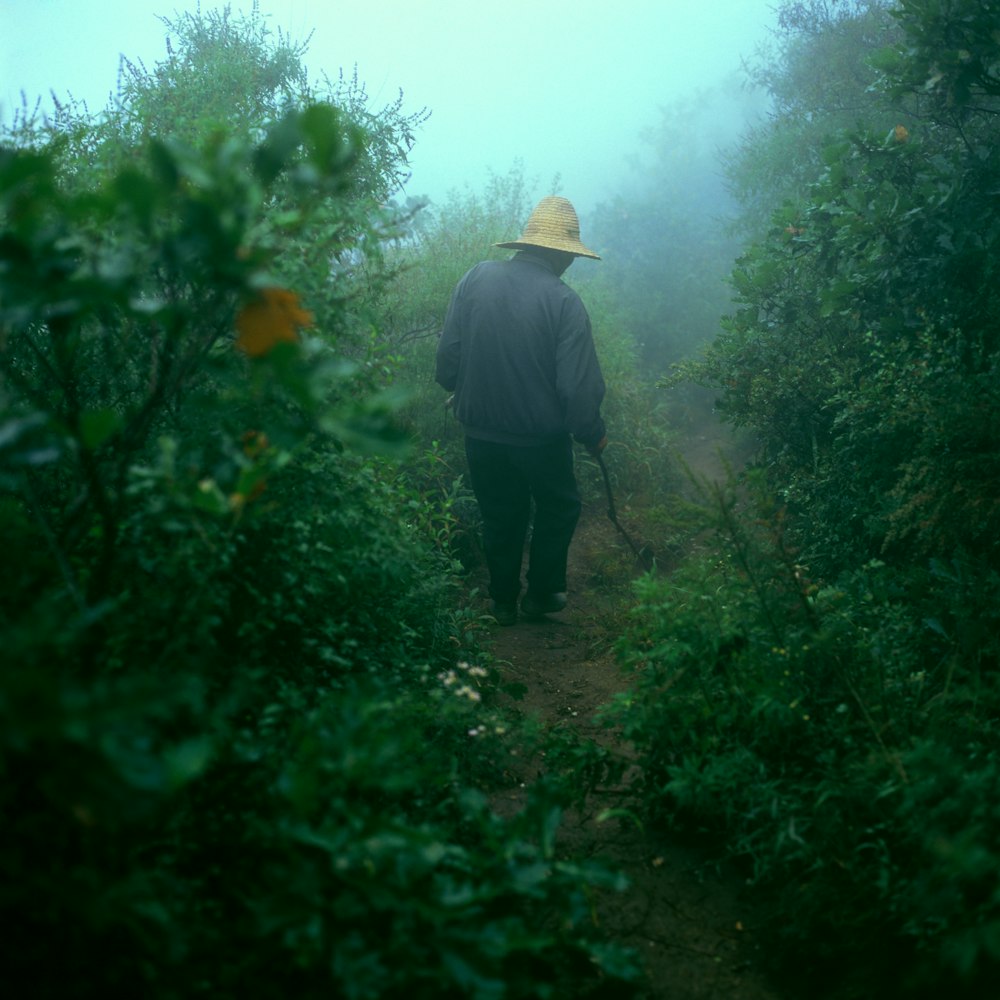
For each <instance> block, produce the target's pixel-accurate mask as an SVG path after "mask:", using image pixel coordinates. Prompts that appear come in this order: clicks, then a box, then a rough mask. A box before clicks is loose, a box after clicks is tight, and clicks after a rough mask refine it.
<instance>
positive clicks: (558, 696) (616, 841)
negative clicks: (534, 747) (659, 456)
mask: <svg viewBox="0 0 1000 1000" xmlns="http://www.w3.org/2000/svg"><path fill="white" fill-rule="evenodd" d="M709 445H710V442H709V444H705V439H702V441H701V442H695V443H694V444H693V448H694V449H695V450H699V449H700V450H701V451H702V452H703V453H704V454H702V455H701V456H700V457H699V458H698V461H700V462H701V461H703V460H704V461H705V462H706V463H707V464H708V465H709V466H711V465H712V459H711V458H706V456H708V455H709V454H710V451H711V449H710V447H709ZM685 460H686V461H688V464H689V465H693V464H694V457H692V456H689V455H685ZM717 468H721V465H719V466H717ZM707 471H708V474H713V472H714V469H713V468H708V470H707ZM619 516H620V517H621V518H622V520H623V522H625V521H626V519H627V517H628V512H627V509H626V510H624V511H623V510H620V511H619ZM626 523H627V522H626ZM640 571H641V569H640V568H639V567H638V566H637V565H636V560H635V558H634V556H633V555H632V553H631V552H630V551H629V549H628V547H627V545H626V544H625V542H624V540H623V539H622V538H621V537H620V536H619V535H618V534H617V533H616V531H615V529H614V526H613V525H612V524H611V522H610V521H609V520H608V519H607V517H606V507H605V506H603V505H601V504H600V503H594V502H592V503H590V504H587V505H585V509H584V513H583V517H582V519H581V523H580V527H579V529H578V531H577V535H576V537H575V538H574V542H573V546H572V548H571V552H570V567H569V580H570V602H569V605H568V607H567V608H566V610H565V611H564V612H562V613H560V614H558V615H551V616H548V617H547V618H545V619H543V620H541V621H525V620H520V621H519V622H518V623H517V624H516V625H514V626H511V627H507V628H500V627H497V628H496V629H494V630H493V634H492V639H491V646H492V652H493V654H494V655H495V656H496V658H497V660H498V662H499V664H500V667H501V670H502V672H503V673H504V675H505V679H507V680H510V681H516V682H518V683H520V684H522V685H524V687H525V689H526V694H525V696H524V699H523V700H522V701H520V702H518V703H516V707H517V708H518V710H519V711H521V712H523V713H525V714H526V715H530V716H534V717H535V718H537V719H538V720H539V721H540V722H541V723H542V724H543V725H545V726H546V727H555V726H569V727H572V729H573V730H574V731H575V732H577V733H579V734H580V735H582V736H584V737H588V738H590V739H593V740H595V741H596V742H599V743H601V744H602V745H604V746H607V747H609V749H616V750H619V751H623V752H625V753H626V754H627V752H628V748H627V747H626V746H624V745H623V744H622V743H621V741H620V740H619V738H618V737H617V736H616V734H615V733H614V732H612V731H610V730H609V729H607V728H606V727H604V726H602V725H601V724H600V723H598V722H597V721H596V720H595V714H596V713H597V711H598V709H599V708H600V707H601V706H603V705H606V704H607V703H609V702H610V701H612V699H613V698H614V696H615V695H616V694H618V693H619V692H622V691H624V690H626V689H627V685H628V678H627V676H626V675H625V673H624V672H623V670H622V668H621V667H620V665H619V664H618V662H617V661H616V659H615V656H614V651H613V648H612V647H613V644H614V642H615V640H616V639H617V638H618V636H619V635H620V634H621V631H622V628H623V625H624V622H625V620H626V616H627V613H628V607H629V604H630V601H631V599H632V597H631V580H632V579H633V578H634V577H635V576H637V575H638V573H639V572H640ZM532 767H534V768H535V771H536V773H537V771H538V770H539V769H541V768H543V767H544V761H541V762H533V763H532ZM530 777H531V775H530V774H529V775H527V776H526V778H527V780H530ZM521 794H522V793H520V792H519V791H518V790H517V789H511V790H508V791H505V792H503V793H501V794H500V795H499V796H498V797H497V800H496V802H495V808H497V809H498V811H501V812H512V811H515V810H516V809H517V808H518V807H519V803H520V798H521ZM627 806H628V800H627V789H623V788H608V789H599V790H598V791H597V792H595V793H594V794H592V795H591V796H590V797H589V799H588V801H587V804H586V806H585V808H584V810H583V814H582V815H570V816H567V817H566V819H565V821H564V824H563V828H562V831H561V840H560V849H561V850H562V851H564V852H565V853H566V854H567V855H572V856H575V857H600V858H602V859H603V860H605V861H606V862H608V863H609V864H611V865H612V866H613V867H614V868H616V869H617V870H619V871H622V872H624V873H625V874H626V875H627V877H628V879H629V883H630V888H629V889H628V890H627V891H626V892H625V893H624V894H621V895H619V894H615V895H613V896H611V895H609V896H607V897H605V898H603V899H602V900H601V901H600V902H599V904H598V919H599V920H600V922H601V925H602V926H603V927H604V929H605V930H606V931H607V932H608V934H609V935H610V936H611V937H613V938H614V939H616V940H618V941H620V942H622V943H624V944H627V945H629V946H631V947H633V948H635V949H636V951H637V952H638V953H639V955H640V956H641V958H642V960H643V962H644V965H645V968H646V971H647V976H648V981H649V988H648V990H647V991H646V992H645V993H643V994H642V996H643V998H644V1000H661V998H664V1000H665V998H669V1000H723V998H724V1000H780V994H779V993H777V992H776V991H775V990H774V988H773V987H772V986H770V985H769V984H768V982H767V980H766V978H765V976H764V974H763V972H762V969H761V965H762V962H761V958H762V956H761V952H760V949H759V946H758V944H757V942H756V940H755V935H754V920H753V915H752V912H751V911H750V909H749V907H748V905H747V902H746V900H745V898H744V895H743V889H744V883H743V880H742V879H741V878H740V877H739V876H738V875H737V874H736V873H735V872H734V871H732V870H727V869H725V868H721V867H719V866H717V865H715V864H713V863H711V862H710V861H709V860H708V858H707V857H706V856H705V855H704V854H702V853H701V852H699V851H698V850H697V849H696V848H692V847H690V846H685V845H681V844H679V843H672V842H670V840H669V838H666V837H664V836H662V835H657V834H654V833H652V832H650V831H644V830H642V829H640V828H639V826H638V825H637V824H635V823H628V822H625V823H621V822H618V821H617V820H611V821H606V822H603V823H598V822H597V820H596V817H597V816H599V815H600V814H601V813H602V812H603V811H604V810H606V809H614V808H623V807H626V808H627Z"/></svg>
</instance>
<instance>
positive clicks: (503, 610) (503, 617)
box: [493, 601, 517, 625]
mask: <svg viewBox="0 0 1000 1000" xmlns="http://www.w3.org/2000/svg"><path fill="white" fill-rule="evenodd" d="M493 617H494V618H495V619H496V620H497V625H513V624H515V622H517V605H516V604H515V603H513V602H512V603H510V604H505V603H502V602H500V601H494V602H493Z"/></svg>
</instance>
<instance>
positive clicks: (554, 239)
mask: <svg viewBox="0 0 1000 1000" xmlns="http://www.w3.org/2000/svg"><path fill="white" fill-rule="evenodd" d="M493 245H494V246H495V247H503V248H504V249H507V250H525V249H527V248H528V247H547V248H548V249H550V250H562V251H563V252H564V253H571V254H573V255H574V256H575V257H590V258H591V260H600V259H601V258H600V257H598V256H597V254H596V253H594V251H593V250H589V249H588V248H587V247H585V246H584V245H583V244H582V243H581V242H580V220H579V219H578V218H577V215H576V209H574V208H573V206H572V205H571V204H570V203H569V201H567V200H566V199H565V198H560V197H558V195H550V196H549V197H548V198H543V199H542V200H541V201H540V202H539V203H538V204H537V205H536V206H535V210H534V211H533V212H532V213H531V216H530V217H529V218H528V221H527V222H526V223H525V224H524V232H523V233H521V235H520V237H519V238H518V239H516V240H512V241H511V242H510V243H494V244H493Z"/></svg>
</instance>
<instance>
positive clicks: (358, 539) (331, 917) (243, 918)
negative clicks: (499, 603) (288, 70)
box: [0, 107, 635, 997]
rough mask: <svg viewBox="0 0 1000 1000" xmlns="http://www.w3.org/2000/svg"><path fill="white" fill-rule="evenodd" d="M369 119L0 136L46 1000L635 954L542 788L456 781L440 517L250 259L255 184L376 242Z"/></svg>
mask: <svg viewBox="0 0 1000 1000" xmlns="http://www.w3.org/2000/svg"><path fill="white" fill-rule="evenodd" d="M348 138H350V141H348ZM363 140H364V136H363V134H362V133H358V132H354V131H352V130H351V129H350V128H348V127H346V126H345V125H344V122H343V121H342V119H341V118H340V117H339V116H338V114H337V113H336V111H335V110H334V109H332V108H329V107H311V108H307V109H305V110H303V111H302V112H301V113H295V114H292V115H290V116H289V117H287V118H285V119H283V120H281V121H280V122H277V123H275V124H274V127H273V129H272V130H271V131H270V132H269V133H268V134H267V135H266V136H264V138H263V139H262V140H261V141H260V142H259V143H256V144H248V143H244V142H241V141H240V140H238V139H235V138H234V139H232V140H231V141H227V140H224V139H223V138H222V137H219V138H218V140H217V141H215V142H210V143H208V145H207V147H206V148H204V149H202V150H201V151H200V152H199V151H197V150H195V149H192V148H188V147H184V146H181V145H180V144H177V143H174V142H170V141H165V140H160V141H154V142H152V143H150V144H149V145H148V146H147V147H146V149H145V152H143V153H139V152H137V153H136V155H135V156H134V157H130V158H129V163H128V165H127V166H125V167H122V168H121V169H120V170H118V171H117V172H114V173H112V174H110V175H109V176H107V177H105V178H103V180H102V181H101V182H100V183H98V184H96V185H95V186H94V187H93V188H92V189H86V190H81V189H79V188H77V187H76V186H74V185H66V184H64V183H63V179H62V170H63V165H62V164H60V162H59V160H58V158H57V155H56V152H55V151H53V150H51V149H40V150H37V151H34V152H28V151H23V150H22V151H15V150H12V149H6V148H5V149H3V150H0V218H2V220H3V225H4V228H3V231H2V234H0V329H2V331H3V339H2V341H0V377H2V382H0V489H2V490H3V496H2V498H0V541H3V542H4V543H5V544H9V545H10V546H11V551H12V552H18V551H19V552H20V553H22V554H23V555H24V556H25V558H24V559H23V560H22V561H19V562H18V563H17V564H16V566H14V567H13V568H12V572H11V574H10V575H9V576H8V577H6V578H5V579H4V581H3V584H2V587H3V593H4V596H5V597H9V598H10V599H11V600H10V602H9V603H5V604H4V606H3V611H2V612H0V644H2V645H3V648H4V650H5V656H6V657H7V658H8V659H7V661H6V662H5V670H4V672H3V675H2V677H0V734H2V735H0V768H2V770H3V773H4V775H5V777H6V779H7V780H5V782H4V784H3V788H2V791H0V808H2V814H3V816H4V822H5V831H6V834H7V835H6V837H5V838H4V845H3V848H2V850H0V880H2V888H0V911H2V912H3V914H4V916H5V917H6V918H7V919H6V920H5V924H11V925H13V926H14V927H15V929H14V930H13V931H12V932H11V935H10V938H9V942H8V943H9V945H10V948H9V950H8V951H7V953H6V965H5V971H7V973H8V975H9V976H10V977H11V978H12V979H16V980H18V981H30V982H31V983H32V984H33V992H34V993H36V994H37V995H43V996H47V995H55V994H56V993H59V994H62V995H69V996H80V997H84V996H107V995H108V994H128V995H137V996H138V995H143V996H165V997H172V996H190V995H198V994H207V993H212V994H213V995H217V996H235V995H237V994H238V995H241V996H273V995H274V993H275V992H279V991H286V990H287V991H291V992H295V993H299V994H301V995H308V996H312V995H315V996H319V995H329V994H330V993H334V994H336V995H344V996H356V997H371V996H387V995H402V994H404V993H409V994H412V995H416V996H478V997H494V996H539V997H541V996H555V995H567V994H568V993H571V994H574V995H586V993H587V991H588V990H590V989H591V988H595V989H596V988H601V987H603V986H605V985H607V984H608V983H612V984H621V985H622V986H623V987H624V985H625V984H627V983H628V982H629V981H631V980H633V979H634V978H635V970H634V966H633V965H632V963H631V961H630V959H629V958H628V957H627V956H625V955H623V954H622V953H620V952H619V951H618V950H617V949H614V948H611V947H608V946H607V945H606V944H604V943H603V942H602V941H601V940H600V939H599V936H598V933H597V930H596V928H594V927H593V925H592V923H591V921H590V914H589V906H588V903H587V894H588V892H589V891H590V887H591V886H609V885H611V886H613V885H616V884H618V880H617V878H616V877H615V876H614V875H613V874H611V873H608V872H606V871H604V870H602V869H600V868H598V867H596V866H589V865H575V864H573V863H571V862H566V861H562V860H559V859H557V858H556V856H555V853H554V849H553V843H554V841H553V837H554V830H555V828H556V826H557V823H558V818H559V798H558V795H557V794H556V793H555V792H553V791H552V790H551V789H547V788H545V787H540V788H539V789H538V792H537V793H536V795H535V797H534V799H533V800H532V804H531V807H530V808H529V809H527V810H526V811H525V812H524V813H523V814H522V815H521V816H519V817H516V818H515V819H514V820H512V821H501V820H499V819H498V818H496V817H494V816H493V815H492V814H491V813H490V812H489V809H488V808H487V803H486V799H485V798H484V795H483V793H482V792H478V791H476V790H475V787H476V784H477V779H484V781H483V783H484V784H485V776H486V775H490V774H492V773H496V771H497V770H498V768H497V767H496V766H495V760H496V759H497V758H499V757H500V756H501V755H502V754H504V753H505V744H504V740H503V736H504V733H503V729H504V725H503V723H502V721H501V720H499V719H498V718H497V715H496V710H495V708H493V707H491V706H490V704H489V703H490V700H491V693H492V692H493V691H494V689H495V686H496V683H497V678H496V674H495V672H493V671H491V670H490V669H488V668H485V667H481V666H479V665H478V664H477V663H476V656H475V655H474V654H475V653H476V651H477V645H476V640H477V623H476V621H475V619H474V617H473V616H471V615H470V614H469V613H468V612H466V611H464V610H462V609H457V610H456V609H455V607H454V595H455V587H454V576H453V569H454V564H453V562H452V559H451V557H450V555H449V554H448V552H447V549H448V545H447V534H448V532H449V531H450V525H451V520H450V518H449V516H448V514H447V512H446V513H444V514H442V515H437V514H435V513H429V512H427V511H426V510H425V509H424V508H425V497H424V495H422V494H420V493H419V492H417V491H415V490H414V489H413V488H412V487H411V486H409V485H408V483H407V481H406V480H403V479H400V478H399V477H397V476H396V474H395V472H394V470H393V469H392V468H391V467H389V466H387V465H386V461H385V456H386V455H391V454H392V453H393V452H394V451H395V450H398V444H399V435H398V432H396V431H394V429H393V427H392V425H391V399H390V398H389V397H387V396H386V395H385V394H380V393H377V392H375V391H374V389H373V386H372V384H371V381H370V380H369V379H367V377H366V376H365V373H364V372H359V371H358V368H357V366H355V365H350V364H347V363H345V362H343V360H342V359H340V358H338V357H337V356H336V355H335V354H334V352H333V350H332V346H331V344H330V343H324V341H323V339H322V338H321V337H307V336H306V335H305V333H304V331H305V329H306V328H308V326H309V324H310V322H311V320H312V317H310V315H309V313H308V311H307V310H306V308H305V300H300V299H299V298H298V296H297V295H296V294H295V293H294V292H293V291H292V290H291V289H287V288H283V287H280V286H276V285H275V283H274V280H275V279H274V274H275V273H276V270H277V264H276V260H277V257H278V255H279V253H280V252H283V251H284V250H285V249H286V248H287V244H288V243H289V242H290V241H294V239H295V238H296V233H297V232H298V230H297V228H296V227H297V226H298V224H299V222H300V221H301V218H302V217H301V216H299V215H298V214H296V213H292V215H291V216H288V217H286V222H287V223H288V225H289V227H290V228H288V229H282V227H281V224H280V223H279V222H275V220H274V219H273V218H271V219H269V222H268V224H267V225H264V224H263V217H264V216H265V215H267V214H268V213H269V211H270V207H269V206H270V205H271V203H272V202H271V199H272V195H274V192H275V188H276V187H280V188H281V197H282V198H283V199H288V200H290V201H292V202H295V203H297V204H298V207H299V209H300V210H301V212H302V213H304V214H306V215H307V214H308V211H309V208H310V206H318V207H317V209H316V210H317V211H318V212H319V214H320V216H321V217H322V218H324V219H329V218H330V217H331V215H336V214H337V213H338V212H340V211H343V213H344V214H345V215H346V216H348V217H349V219H350V222H351V225H352V226H353V227H355V228H354V231H355V232H357V233H358V238H359V239H360V238H362V236H365V235H368V236H372V235H373V234H371V233H369V232H368V231H367V230H366V229H365V227H364V226H361V228H360V230H359V229H358V228H357V225H358V220H357V217H356V216H355V212H356V210H357V206H356V205H354V204H351V203H346V204H344V203H343V202H342V199H343V198H344V197H345V195H344V192H345V191H346V190H349V185H345V184H344V177H345V175H347V174H349V172H350V170H351V169H352V163H353V153H352V151H351V150H352V144H356V143H360V142H363ZM293 223H294V224H293ZM349 448H352V449H353V451H351V450H349ZM363 449H367V450H369V451H372V450H374V451H380V452H381V453H382V457H380V458H369V459H367V460H365V459H363V458H362V457H361V452H362V450H363ZM442 543H443V544H442ZM56 959H58V960H56Z"/></svg>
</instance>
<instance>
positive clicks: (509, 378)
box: [437, 196, 607, 625]
mask: <svg viewBox="0 0 1000 1000" xmlns="http://www.w3.org/2000/svg"><path fill="white" fill-rule="evenodd" d="M495 245H496V246H499V247H504V248H508V249H511V250H516V251H517V253H516V254H515V255H514V256H513V257H512V258H511V259H509V260H505V261H483V262H482V263H480V264H477V265H476V266H475V267H473V268H472V269H471V270H470V271H468V272H467V273H466V274H465V275H464V277H463V278H462V279H461V281H459V283H458V285H456V287H455V290H454V292H453V293H452V297H451V302H450V304H449V306H448V312H447V315H446V317H445V323H444V330H443V331H442V334H441V339H440V342H439V344H438V349H437V381H438V384H439V385H441V386H442V387H443V388H445V389H447V390H448V391H449V392H453V393H454V407H455V415H456V416H457V417H458V419H459V420H460V421H461V423H462V425H463V429H464V431H465V453H466V457H467V459H468V463H469V472H470V475H471V479H472V489H473V491H474V492H475V494H476V500H477V502H478V504H479V509H480V513H481V514H482V519H483V546H484V549H485V552H486V562H487V566H488V569H489V574H490V587H489V590H490V596H491V597H492V599H493V614H494V616H495V618H496V620H497V621H498V622H499V623H500V624H501V625H513V624H514V623H515V622H516V621H517V603H518V598H519V597H520V595H521V564H522V557H523V554H524V543H525V539H526V537H527V533H528V524H529V521H530V518H531V505H532V502H534V508H535V514H534V524H533V527H532V533H531V545H530V548H529V552H528V571H527V574H526V577H527V584H528V587H527V593H526V594H525V595H524V598H523V600H522V601H521V612H522V614H524V615H525V616H526V617H528V618H539V617H541V616H542V615H545V614H549V613H551V612H555V611H561V610H562V609H563V608H564V607H565V606H566V561H567V556H568V553H569V545H570V541H571V540H572V538H573V533H574V531H575V530H576V525H577V521H578V520H579V518H580V495H579V492H578V490H577V484H576V477H575V474H574V470H573V445H572V442H573V440H574V439H575V440H576V441H577V442H579V443H580V444H582V445H583V446H584V447H586V448H587V450H588V451H589V452H590V453H591V454H593V455H595V456H596V455H599V454H600V453H601V451H602V450H603V448H604V446H605V445H606V444H607V437H606V435H605V427H604V421H603V420H602V419H601V403H602V401H603V399H604V378H603V376H602V374H601V368H600V365H599V363H598V360H597V353H596V351H595V349H594V339H593V335H592V333H591V328H590V317H589V316H588V315H587V310H586V308H585V307H584V305H583V302H582V301H581V300H580V296H579V295H577V293H576V292H575V291H573V289H571V288H570V287H569V286H568V285H566V284H565V283H564V282H563V281H562V279H561V276H562V274H563V273H564V272H565V271H566V268H568V267H569V265H570V264H572V263H573V259H574V258H576V257H589V258H591V259H593V260H600V257H598V255H597V254H596V253H594V252H593V251H592V250H589V249H588V248H587V247H586V246H584V245H583V243H582V242H581V241H580V222H579V219H578V218H577V214H576V211H575V209H574V208H573V206H572V204H570V202H569V201H567V200H566V199H565V198H559V197H555V196H553V197H548V198H543V199H542V200H541V201H540V202H539V203H538V205H537V206H535V209H534V211H533V212H532V213H531V216H530V218H529V219H528V221H527V223H526V224H525V227H524V232H523V233H522V234H521V236H520V238H519V239H517V240H514V241H513V242H510V243H497V244H495Z"/></svg>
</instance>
